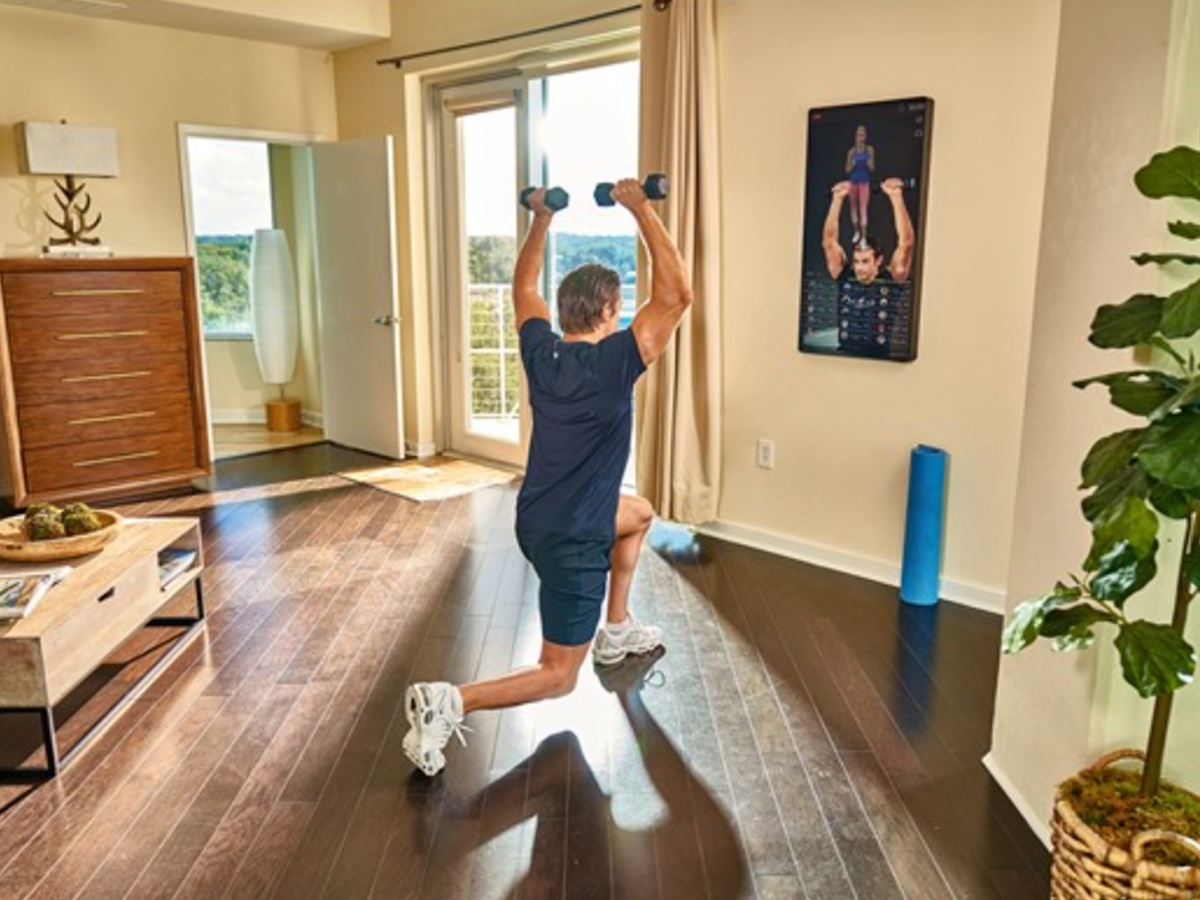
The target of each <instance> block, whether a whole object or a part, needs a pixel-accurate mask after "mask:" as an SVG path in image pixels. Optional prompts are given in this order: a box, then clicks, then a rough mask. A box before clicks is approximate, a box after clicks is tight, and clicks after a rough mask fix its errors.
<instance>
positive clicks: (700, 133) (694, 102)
mask: <svg viewBox="0 0 1200 900" xmlns="http://www.w3.org/2000/svg"><path fill="white" fill-rule="evenodd" d="M713 7H714V2H713V0H672V2H671V3H670V6H669V7H668V9H667V10H666V11H662V12H660V11H658V10H657V9H655V4H654V0H643V7H642V52H641V71H642V96H641V101H642V109H641V163H642V171H643V173H649V172H665V173H666V174H667V176H668V178H669V179H670V196H669V198H668V199H667V200H666V201H665V202H663V203H660V204H658V206H659V214H660V215H661V216H662V218H663V221H664V222H665V223H666V226H667V229H668V230H669V231H670V232H671V235H672V236H673V237H674V238H675V241H676V243H677V244H678V246H679V249H680V250H681V251H682V253H683V258H684V260H685V261H686V262H687V264H688V267H689V269H690V271H691V276H692V288H693V291H694V294H695V300H694V302H693V305H692V308H691V310H690V311H689V312H688V314H687V315H686V316H685V317H684V320H683V323H682V324H681V325H680V327H679V331H678V332H677V333H676V335H675V339H674V340H673V341H672V343H671V346H670V348H669V349H668V350H667V351H666V353H664V354H663V355H662V356H661V357H660V358H659V360H658V361H657V362H656V363H655V364H654V365H653V366H651V367H650V370H649V371H648V372H647V373H646V374H645V375H644V376H643V377H642V379H641V381H640V382H639V384H638V393H637V423H636V428H637V476H638V492H639V493H640V494H641V495H642V496H644V497H646V499H648V500H649V501H650V502H651V503H653V504H654V507H655V509H657V511H658V514H659V515H661V516H664V517H665V518H668V519H673V520H675V521H678V522H687V523H700V522H707V521H711V520H713V519H715V518H716V515H717V501H718V499H719V494H720V487H721V484H720V482H721V272H720V251H721V219H720V216H721V208H720V183H721V182H720V169H719V164H718V153H717V149H718V147H717V142H718V132H717V72H716V66H717V46H716V44H717V42H716V33H715V21H714V15H715V13H714V8H713ZM639 274H640V275H641V276H642V279H641V283H642V284H648V282H647V281H646V280H645V274H646V273H645V271H644V260H643V270H642V271H641V272H640V273H639Z"/></svg>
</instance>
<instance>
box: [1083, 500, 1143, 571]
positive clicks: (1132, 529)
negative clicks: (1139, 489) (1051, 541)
mask: <svg viewBox="0 0 1200 900" xmlns="http://www.w3.org/2000/svg"><path fill="white" fill-rule="evenodd" d="M1157 535H1158V516H1156V515H1155V514H1154V511H1153V510H1151V509H1150V508H1149V507H1148V506H1146V501H1145V500H1143V499H1142V498H1141V497H1130V496H1126V497H1123V498H1121V500H1120V502H1118V503H1115V504H1113V505H1112V506H1110V507H1109V508H1108V509H1106V510H1105V511H1104V513H1103V514H1102V515H1101V516H1100V517H1099V518H1097V519H1096V521H1095V522H1094V523H1093V524H1092V550H1091V552H1090V553H1089V554H1088V558H1087V559H1086V560H1085V561H1084V563H1083V568H1084V569H1085V570H1086V571H1088V572H1095V571H1096V570H1097V569H1098V568H1099V567H1100V560H1102V559H1103V558H1104V557H1105V556H1106V555H1107V554H1108V552H1109V551H1110V550H1112V549H1113V548H1114V547H1116V546H1117V545H1118V544H1120V543H1122V542H1126V543H1128V544H1129V546H1130V548H1132V550H1133V552H1134V554H1135V555H1136V557H1137V558H1138V559H1145V558H1146V556H1147V555H1149V554H1150V553H1151V552H1152V548H1153V547H1154V546H1155V538H1156V537H1157Z"/></svg>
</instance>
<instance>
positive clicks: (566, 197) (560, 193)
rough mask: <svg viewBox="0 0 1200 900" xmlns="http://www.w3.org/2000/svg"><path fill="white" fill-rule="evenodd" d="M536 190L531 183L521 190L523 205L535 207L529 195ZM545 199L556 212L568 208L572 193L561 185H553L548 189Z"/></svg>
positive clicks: (529, 207) (547, 204) (528, 207)
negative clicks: (530, 203) (531, 203)
mask: <svg viewBox="0 0 1200 900" xmlns="http://www.w3.org/2000/svg"><path fill="white" fill-rule="evenodd" d="M536 190H537V188H536V187H533V186H532V185H531V186H530V187H527V188H525V189H524V190H523V191H521V205H522V206H523V207H525V208H526V209H533V207H532V206H530V205H529V195H530V194H532V193H533V192H534V191H536ZM545 200H546V206H548V207H549V208H550V209H552V210H553V211H554V212H558V211H559V210H562V209H566V208H567V205H568V204H569V203H570V202H571V195H570V194H568V193H567V192H566V191H564V190H563V189H562V188H560V187H552V188H550V190H548V191H546V198H545Z"/></svg>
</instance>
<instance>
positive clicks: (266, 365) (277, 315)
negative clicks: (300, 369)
mask: <svg viewBox="0 0 1200 900" xmlns="http://www.w3.org/2000/svg"><path fill="white" fill-rule="evenodd" d="M250 315H251V320H252V324H253V329H254V353H255V356H257V357H258V369H259V371H260V372H261V373H262V379H263V381H265V382H266V383H267V384H273V385H278V386H279V399H278V400H271V401H268V402H267V428H268V429H269V430H270V431H297V430H299V428H300V402H299V401H298V400H289V399H287V398H286V397H285V396H284V392H283V386H284V385H285V384H287V383H288V382H290V381H291V380H292V375H293V374H294V373H295V371H296V347H297V344H298V342H299V313H298V312H297V310H296V276H295V274H294V273H293V271H292V256H291V254H290V253H289V252H288V244H287V235H285V234H284V233H283V231H281V230H280V229H278V228H261V229H259V230H258V231H255V232H254V243H253V244H252V246H251V250H250Z"/></svg>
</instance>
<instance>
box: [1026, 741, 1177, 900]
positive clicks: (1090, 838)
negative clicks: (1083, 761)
mask: <svg viewBox="0 0 1200 900" xmlns="http://www.w3.org/2000/svg"><path fill="white" fill-rule="evenodd" d="M1142 758H1143V754H1142V752H1141V751H1140V750H1117V751H1115V752H1113V753H1110V754H1108V755H1107V756H1103V757H1101V758H1100V759H1098V760H1096V762H1094V763H1093V764H1092V765H1091V766H1090V767H1089V768H1090V769H1103V768H1105V767H1107V766H1109V765H1111V764H1112V763H1114V762H1117V761H1118V760H1122V759H1142ZM1051 840H1052V842H1053V847H1054V854H1053V862H1052V868H1051V875H1050V897H1051V900H1200V841H1196V840H1194V839H1192V838H1189V837H1185V836H1183V835H1180V834H1175V833H1173V832H1169V831H1144V832H1142V833H1141V834H1139V835H1138V836H1137V837H1136V838H1134V839H1133V846H1132V848H1131V849H1130V850H1128V851H1126V850H1123V849H1121V848H1120V847H1116V846H1114V845H1112V844H1110V843H1108V842H1107V841H1106V840H1104V838H1102V837H1100V835H1098V834H1096V832H1094V831H1092V829H1091V828H1089V827H1088V826H1087V825H1085V824H1084V823H1083V822H1082V821H1081V820H1080V818H1079V816H1077V815H1076V814H1075V810H1074V809H1072V808H1071V804H1070V803H1069V802H1068V801H1067V800H1065V799H1064V798H1063V797H1062V796H1061V795H1060V796H1059V797H1058V799H1057V800H1056V801H1055V803H1054V817H1053V819H1052V821H1051ZM1158 841H1173V842H1175V843H1178V844H1181V845H1183V846H1184V847H1186V848H1187V849H1188V850H1190V851H1191V852H1192V853H1194V854H1195V855H1196V859H1197V863H1196V865H1194V866H1168V865H1163V864H1162V863H1156V862H1150V861H1149V860H1147V859H1145V853H1146V850H1147V848H1148V847H1149V846H1150V845H1151V844H1153V843H1156V842H1158Z"/></svg>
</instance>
